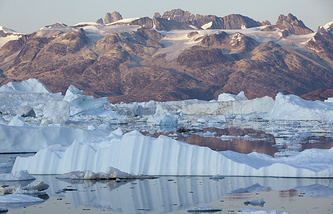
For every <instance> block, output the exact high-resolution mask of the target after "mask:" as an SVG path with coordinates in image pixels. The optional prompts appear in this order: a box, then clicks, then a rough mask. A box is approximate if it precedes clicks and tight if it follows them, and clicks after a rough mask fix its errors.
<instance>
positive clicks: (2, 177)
mask: <svg viewBox="0 0 333 214" xmlns="http://www.w3.org/2000/svg"><path fill="white" fill-rule="evenodd" d="M35 179H36V178H35V177H33V176H32V175H30V174H29V173H28V171H27V170H21V171H15V172H12V173H4V174H0V181H29V180H35Z"/></svg>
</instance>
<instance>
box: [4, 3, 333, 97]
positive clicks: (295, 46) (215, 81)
mask: <svg viewBox="0 0 333 214" xmlns="http://www.w3.org/2000/svg"><path fill="white" fill-rule="evenodd" d="M109 14H110V13H109ZM112 14H113V15H112V16H113V17H115V18H114V19H113V21H110V23H107V24H105V20H104V21H103V20H102V21H103V23H102V22H101V20H99V22H97V23H80V24H78V25H75V26H67V25H65V24H54V25H49V26H46V27H44V28H42V29H41V30H39V31H36V32H34V33H32V34H28V35H20V36H19V38H18V39H17V38H16V39H13V40H11V41H10V40H9V41H7V42H6V43H5V44H3V46H2V47H0V83H1V85H3V84H6V83H7V82H9V81H21V80H26V79H29V78H31V77H34V78H37V79H39V80H40V81H42V82H43V83H44V84H46V85H47V87H49V88H50V90H52V91H53V92H58V91H60V92H63V93H64V92H65V90H66V89H67V88H68V86H69V85H70V84H73V85H75V86H76V87H78V88H80V89H83V90H84V91H85V93H87V94H89V95H94V96H96V97H101V96H107V97H109V101H111V102H133V101H149V100H156V101H167V100H183V99H202V100H210V99H216V97H217V96H218V94H219V93H222V92H228V93H235V94H237V93H239V92H240V91H245V93H246V96H247V97H249V98H251V99H252V98H255V97H261V96H265V95H268V96H271V97H274V96H275V95H276V94H277V93H278V92H283V93H293V94H297V95H306V94H309V93H310V94H309V95H308V96H305V97H308V98H309V99H313V97H314V96H316V95H318V97H319V98H320V99H325V97H326V98H327V96H333V94H331V93H332V91H331V90H330V89H333V56H332V52H333V51H332V50H333V49H332V47H333V46H332V44H333V36H332V35H333V34H332V33H331V32H330V30H329V29H330V28H329V26H328V27H326V28H318V31H317V32H315V33H312V31H311V30H310V29H308V28H307V27H306V26H305V24H304V23H303V22H302V21H300V20H298V19H297V18H296V17H295V16H293V15H292V14H288V15H287V16H283V15H281V16H279V18H278V21H277V23H276V24H275V25H267V24H268V23H267V22H264V23H261V22H258V21H255V20H253V19H251V18H248V17H247V18H245V16H242V15H239V14H238V15H237V14H236V15H229V16H225V17H222V18H221V17H217V16H213V15H208V16H202V15H193V14H191V13H190V12H187V11H182V10H180V9H176V10H173V11H167V12H165V13H164V14H163V15H162V16H161V15H160V14H155V15H154V17H153V18H152V19H151V18H149V17H139V18H135V19H122V17H121V14H120V13H118V12H113V13H112ZM179 14H180V15H179ZM110 16H111V14H110ZM110 16H107V17H108V18H107V19H109V18H110ZM163 17H164V18H163ZM214 20H215V21H214ZM222 20H223V21H222ZM208 21H209V22H208ZM207 22H208V23H207ZM210 22H212V23H211V24H209V23H210ZM203 23H204V24H203ZM215 23H217V24H220V25H217V24H215ZM221 23H223V25H221ZM226 23H229V24H226ZM244 23H245V24H244ZM246 23H247V24H246ZM287 23H289V24H287ZM291 23H293V24H291ZM194 24H195V25H194ZM202 24H203V25H206V26H205V27H207V28H205V29H203V28H202V26H203V25H202ZM269 24H270V23H269ZM252 25H256V26H255V27H251V28H248V26H252ZM216 26H219V27H221V28H219V29H215V28H216ZM199 27H200V28H199ZM222 27H224V28H228V29H222ZM158 29H159V30H158ZM304 33H305V34H304ZM2 38H7V36H6V37H4V36H2V37H1V35H0V42H1V41H2V40H1V39H2ZM7 39H8V38H7ZM0 44H1V43H0ZM316 90H323V91H325V93H324V92H322V93H319V92H318V93H313V94H311V92H313V91H316ZM319 95H320V96H319ZM310 97H311V98H310Z"/></svg>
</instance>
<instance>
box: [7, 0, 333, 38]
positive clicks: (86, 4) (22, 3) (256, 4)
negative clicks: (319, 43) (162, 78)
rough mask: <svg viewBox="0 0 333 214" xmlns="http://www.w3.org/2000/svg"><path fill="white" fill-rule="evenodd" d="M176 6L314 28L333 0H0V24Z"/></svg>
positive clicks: (30, 26) (25, 27)
mask: <svg viewBox="0 0 333 214" xmlns="http://www.w3.org/2000/svg"><path fill="white" fill-rule="evenodd" d="M176 8H181V9H183V10H185V11H189V12H191V13H193V14H201V15H217V16H220V17H223V16H226V15H229V14H242V15H244V16H248V17H250V18H253V19H254V20H256V21H260V22H261V21H264V20H268V21H270V22H271V23H272V24H275V23H276V21H277V18H278V16H279V15H280V14H284V15H288V13H292V14H293V15H295V16H296V17H297V18H298V19H300V20H302V21H303V22H304V24H305V25H306V26H308V27H309V28H311V29H312V30H314V31H316V30H317V28H318V26H321V25H324V24H326V23H328V22H330V21H333V13H332V9H333V0H116V1H114V0H0V26H4V27H7V28H10V29H13V30H15V31H17V32H22V33H32V32H34V31H36V30H38V29H40V28H42V27H43V26H46V25H50V24H54V23H57V22H62V23H65V24H67V25H74V24H76V23H79V22H95V21H96V20H97V19H99V18H103V19H104V17H105V14H106V13H107V12H113V11H118V12H120V14H121V15H122V16H123V18H135V17H144V16H148V17H153V15H154V13H155V12H159V13H160V14H161V15H162V14H163V13H164V12H165V11H168V10H171V9H176Z"/></svg>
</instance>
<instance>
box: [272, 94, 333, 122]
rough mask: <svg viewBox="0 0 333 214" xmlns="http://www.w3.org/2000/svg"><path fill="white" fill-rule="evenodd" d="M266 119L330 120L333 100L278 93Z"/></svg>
mask: <svg viewBox="0 0 333 214" xmlns="http://www.w3.org/2000/svg"><path fill="white" fill-rule="evenodd" d="M266 119H269V120H319V121H329V120H332V119H333V105H332V103H331V102H322V101H318V100H317V101H308V100H304V99H302V98H300V97H298V96H296V95H292V94H290V95H284V94H282V93H278V94H277V95H276V97H275V102H274V105H273V107H272V108H271V109H270V111H269V112H268V114H267V116H266Z"/></svg>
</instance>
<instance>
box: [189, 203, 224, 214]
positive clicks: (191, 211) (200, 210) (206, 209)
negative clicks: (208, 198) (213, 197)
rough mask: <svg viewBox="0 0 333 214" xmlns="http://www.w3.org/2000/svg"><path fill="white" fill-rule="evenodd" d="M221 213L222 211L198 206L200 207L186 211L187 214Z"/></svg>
mask: <svg viewBox="0 0 333 214" xmlns="http://www.w3.org/2000/svg"><path fill="white" fill-rule="evenodd" d="M219 211H222V209H219V208H213V207H211V206H206V205H204V206H200V207H193V208H192V209H189V210H187V212H189V213H196V212H219Z"/></svg>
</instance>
